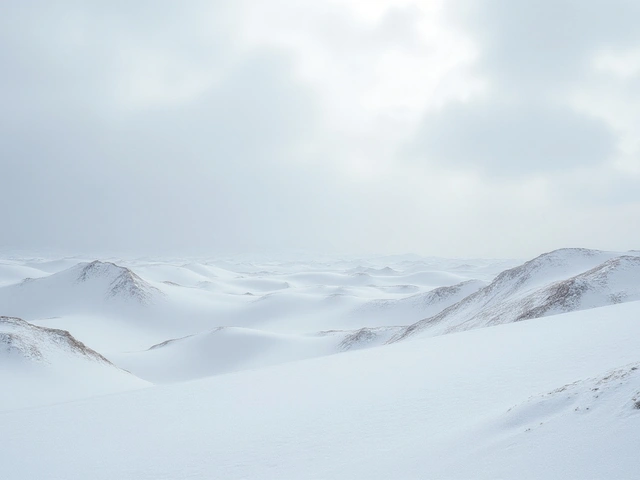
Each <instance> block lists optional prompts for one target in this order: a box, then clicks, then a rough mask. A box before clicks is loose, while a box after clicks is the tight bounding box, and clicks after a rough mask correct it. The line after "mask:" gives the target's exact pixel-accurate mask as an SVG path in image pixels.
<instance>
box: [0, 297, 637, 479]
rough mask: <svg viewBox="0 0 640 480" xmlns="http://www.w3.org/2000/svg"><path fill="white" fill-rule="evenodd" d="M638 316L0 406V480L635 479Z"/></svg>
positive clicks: (572, 318)
mask: <svg viewBox="0 0 640 480" xmlns="http://www.w3.org/2000/svg"><path fill="white" fill-rule="evenodd" d="M639 315H640V302H628V303H624V304H619V305H612V306H608V307H602V308H595V309H590V310H584V311H579V312H572V313H568V314H561V315H556V316H554V317H547V318H538V319H533V320H530V321H527V322H519V323H515V324H507V325H499V326H495V327H491V328H482V329H476V330H472V331H467V332H461V333H455V334H451V335H443V336H438V337H433V338H418V339H416V341H412V342H401V343H396V344H394V345H387V346H382V347H379V348H371V349H365V350H360V351H356V352H348V353H345V354H342V355H331V356H325V357H320V358H314V359H309V360H305V361H299V362H292V363H287V364H282V365H276V366H271V367H268V368H260V369H255V370H247V371H243V372H238V373H234V374H228V375H219V376H213V377H209V378H203V379H200V380H194V381H191V382H186V383H176V384H171V385H163V386H160V387H152V388H146V389H141V390H138V391H133V392H127V393H122V394H118V395H109V396H103V397H96V398H88V399H85V400H80V401H75V402H73V403H67V404H59V405H54V406H47V407H41V408H35V409H30V410H14V411H11V412H6V413H5V414H3V415H0V430H1V431H2V432H3V434H2V435H1V436H0V463H1V464H2V466H3V468H2V472H3V473H2V475H3V479H6V480H21V479H26V478H40V479H48V478H65V479H68V480H73V479H86V478H93V479H96V480H100V479H113V478H118V479H122V480H126V479H136V480H145V479H151V478H185V477H188V478H192V479H208V478H225V479H230V480H232V479H240V478H310V479H312V478H316V479H323V478H332V479H353V478H367V479H388V478H403V479H404V478H406V479H412V478H438V479H461V478H474V479H480V480H482V479H494V478H525V479H539V478H549V479H561V478H562V479H584V478H625V479H626V478H635V476H637V446H638V433H637V432H638V429H639V428H640V410H639V409H638V408H637V407H636V402H637V398H638V390H639V385H638V378H639V377H638V373H637V372H638V371H637V370H634V367H635V366H636V365H637V364H638V361H639V360H640V358H639V352H638V346H637V339H638V338H640V322H638V316H639ZM576 332H579V335H576ZM565 385H569V387H565ZM594 389H600V390H594ZM547 392H549V393H547ZM598 392H601V393H598ZM578 407H579V408H578ZM587 407H588V410H587ZM52 440H53V441H52ZM70 452H72V454H70ZM34 459H35V460H34Z"/></svg>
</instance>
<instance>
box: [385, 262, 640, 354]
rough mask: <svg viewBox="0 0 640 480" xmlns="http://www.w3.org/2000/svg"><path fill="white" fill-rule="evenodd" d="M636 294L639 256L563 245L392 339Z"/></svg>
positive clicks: (587, 305) (500, 321)
mask: <svg viewBox="0 0 640 480" xmlns="http://www.w3.org/2000/svg"><path fill="white" fill-rule="evenodd" d="M637 299H640V257H638V256H632V255H620V254H615V253H609V252H601V251H597V250H587V249H561V250H555V251H553V252H550V253H546V254H543V255H540V256H539V257H536V258H534V259H533V260H530V261H528V262H526V263H524V264H523V265H521V266H519V267H515V268H512V269H510V270H506V271H504V272H502V273H501V274H499V275H498V276H497V277H496V279H495V280H494V281H493V282H492V283H491V284H489V285H488V286H486V287H484V288H482V289H480V290H478V291H477V292H475V293H472V294H471V295H469V296H468V297H466V298H464V299H462V300H461V301H459V302H458V303H455V304H454V305H451V306H450V307H448V308H446V309H444V310H443V311H442V312H440V313H439V314H437V315H434V316H431V317H428V318H425V319H423V320H420V321H419V322H416V323H414V324H412V325H409V326H408V327H406V328H405V329H404V330H403V331H402V332H401V333H400V334H398V335H397V336H395V337H394V338H392V339H391V340H390V343H393V342H396V341H399V340H403V339H405V338H407V337H410V336H412V335H415V334H417V333H419V332H425V333H427V334H431V335H439V334H444V333H451V332H459V331H464V330H469V329H472V328H480V327H486V326H492V325H499V324H503V323H510V322H517V321H521V320H528V319H531V318H539V317H543V316H547V315H552V314H556V313H565V312H571V311H574V310H583V309H587V308H595V307H600V306H605V305H611V304H615V303H620V302H626V301H633V300H637Z"/></svg>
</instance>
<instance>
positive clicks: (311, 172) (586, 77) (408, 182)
mask: <svg viewBox="0 0 640 480" xmlns="http://www.w3.org/2000/svg"><path fill="white" fill-rule="evenodd" d="M639 18H640V2H638V1H637V0H606V1H604V0H603V1H593V0H582V1H577V0H538V1H533V0H526V1H519V0H502V1H500V0H476V1H474V0H447V1H430V0H419V1H409V0H339V1H328V0H234V1H228V0H227V1H225V0H208V1H198V0H190V1H185V2H178V1H173V0H171V1H169V0H166V1H162V0H136V1H125V0H109V1H106V0H105V1H95V2H93V1H88V0H76V1H65V0H59V1H55V2H53V1H50V0H42V1H35V0H32V1H19V0H15V1H11V0H7V1H3V2H1V3H0V68H1V75H0V127H1V128H0V167H1V171H0V184H1V187H2V203H1V204H0V217H1V218H0V220H1V223H0V225H1V226H2V238H1V240H0V245H3V246H5V247H11V248H23V249H38V248H53V249H61V250H64V251H74V250H77V251H83V252H86V251H91V250H95V251H127V252H137V253H144V252H148V253H150V254H152V253H158V252H172V253H181V252H183V253H185V254H191V253H198V254H200V253H210V254H212V255H215V254H219V253H225V254H226V253H233V252H260V251H274V250H282V251H286V250H289V249H296V250H300V249H302V250H310V251H319V252H325V251H326V252H332V253H339V252H344V253H404V252H415V253H420V254H426V255H440V256H492V257H527V256H531V255H536V254H538V253H541V252H543V251H547V250H551V249H554V248H560V247H567V246H584V247H591V248H601V249H615V250H626V249H632V248H640V28H638V19H639Z"/></svg>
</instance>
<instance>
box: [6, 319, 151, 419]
mask: <svg viewBox="0 0 640 480" xmlns="http://www.w3.org/2000/svg"><path fill="white" fill-rule="evenodd" d="M0 384H2V385H3V391H4V393H3V394H2V395H0V410H11V409H15V408H25V407H32V406H36V405H47V404H51V403H56V402H62V401H68V400H73V399H77V398H85V397H91V396H96V395H104V394H107V393H114V392H121V391H125V390H131V389H136V388H142V387H145V386H147V385H148V383H147V382H145V381H143V380H141V379H139V378H136V377H134V376H133V375H131V374H130V373H129V372H126V371H124V370H121V369H119V368H118V367H116V366H115V365H113V364H112V363H111V362H110V361H109V360H107V359H106V358H104V357H103V356H102V355H100V354H99V353H97V352H95V351H94V350H92V349H90V348H88V347H87V346H86V345H84V344H83V343H81V342H79V341H78V340H76V339H75V338H74V337H73V336H72V335H71V334H69V332H67V331H64V330H57V329H51V328H43V327H37V326H35V325H31V324H29V323H27V322H25V321H24V320H22V319H20V318H15V317H0Z"/></svg>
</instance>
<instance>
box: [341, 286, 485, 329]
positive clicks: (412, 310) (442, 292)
mask: <svg viewBox="0 0 640 480" xmlns="http://www.w3.org/2000/svg"><path fill="white" fill-rule="evenodd" d="M486 285H487V284H486V282H483V281H481V280H468V281H466V282H462V283H458V284H456V285H452V286H447V287H438V288H436V289H433V290H429V291H427V292H423V293H417V294H415V295H411V296H408V297H404V298H400V299H379V300H371V301H368V302H367V303H365V304H364V305H362V306H360V307H358V308H357V309H356V311H354V312H353V315H354V316H358V317H363V318H366V322H367V324H368V325H371V326H384V325H406V324H408V323H411V322H415V321H418V320H420V319H422V318H425V317H428V316H432V315H435V314H437V313H440V312H441V311H442V310H444V309H445V308H447V307H449V306H451V305H453V304H455V303H457V302H459V301H460V300H462V299H463V298H465V297H467V296H469V295H471V294H472V293H475V292H477V291H478V290H479V289H481V288H483V287H485V286H486Z"/></svg>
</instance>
